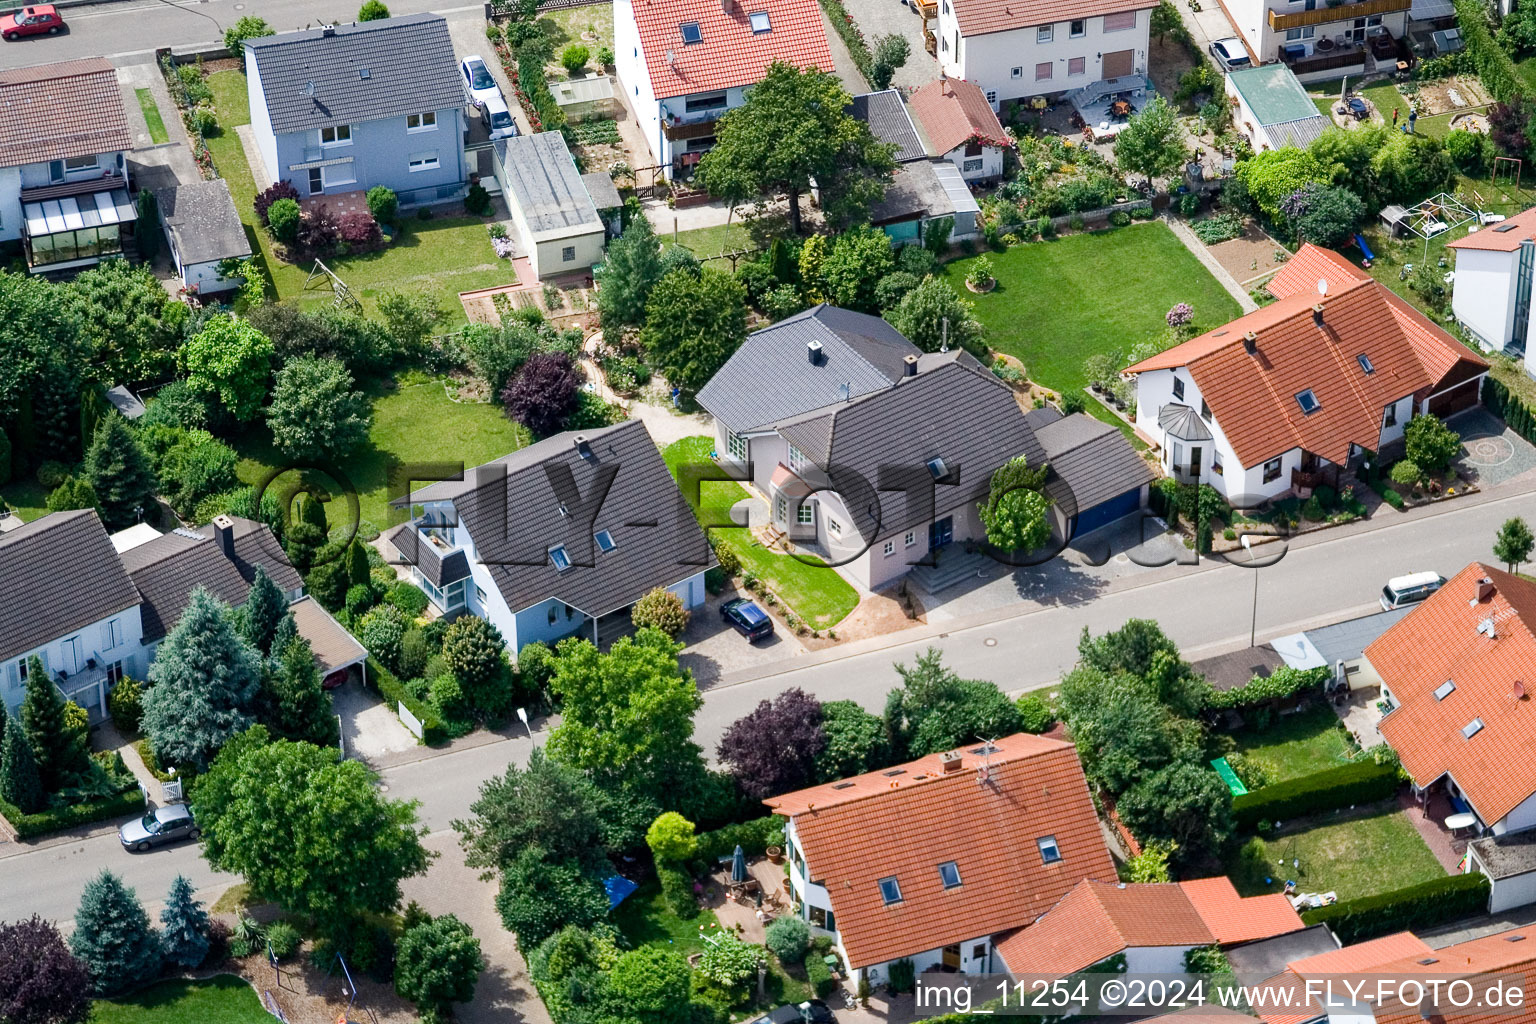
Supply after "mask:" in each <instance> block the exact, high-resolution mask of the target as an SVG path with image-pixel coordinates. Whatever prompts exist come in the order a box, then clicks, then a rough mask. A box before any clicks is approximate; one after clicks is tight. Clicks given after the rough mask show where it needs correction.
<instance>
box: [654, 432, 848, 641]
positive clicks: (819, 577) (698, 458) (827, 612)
mask: <svg viewBox="0 0 1536 1024" xmlns="http://www.w3.org/2000/svg"><path fill="white" fill-rule="evenodd" d="M713 447H714V438H711V437H685V438H683V439H682V440H681V441H676V442H674V443H672V444H671V445H668V446H667V447H666V449H664V450H663V451H662V457H663V458H665V459H666V462H667V468H668V469H670V470H671V471H672V477H673V479H677V476H678V469H679V467H681V466H684V465H687V464H689V463H701V462H708V461H710V459H709V452H710V449H711V448H713ZM686 497H687V498H688V500H689V504H691V505H693V506H694V514H695V515H697V516H698V517H699V521H700V522H701V523H703V522H708V523H723V522H730V521H731V520H730V515H729V513H730V510H731V506H733V505H735V504H736V503H737V502H738V501H741V500H743V499H745V498H749V497H751V495H750V494H748V493H747V490H746V488H744V487H742V486H741V485H740V484H738V483H735V482H734V481H703V482H701V483H700V484H699V489H698V494H697V498H698V500H697V501H695V500H694V498H695V495H692V494H688V495H686ZM709 532H710V538H711V539H712V540H714V541H716V542H720V541H723V542H724V543H726V544H728V545H730V548H731V550H732V551H734V552H736V557H737V558H739V559H741V569H742V572H743V573H748V572H750V573H751V574H752V575H754V576H756V577H757V578H758V579H760V580H762V581H763V583H764V584H765V585H767V587H768V588H769V589H770V590H772V591H773V592H774V593H776V594H778V596H779V597H781V598H782V599H783V600H784V602H785V603H786V604H788V605H789V607H790V610H791V611H793V612H794V613H795V614H796V615H798V616H800V617H801V618H803V619H804V620H805V621H806V624H807V625H809V626H811V627H812V628H813V629H827V628H829V627H832V626H836V625H837V624H838V623H839V622H841V621H843V619H845V618H846V617H847V616H848V613H849V612H851V611H853V610H854V609H855V608H856V607H858V604H859V593H858V591H856V590H854V589H853V587H852V585H851V584H849V582H848V581H847V580H845V579H843V578H842V577H841V576H839V575H838V573H837V570H836V569H833V568H831V567H829V566H825V565H809V564H807V563H806V562H805V561H802V560H801V559H800V558H796V557H794V556H793V555H787V554H784V553H783V552H779V551H770V550H768V549H767V548H765V547H763V545H762V544H761V543H759V542H758V540H757V538H756V537H754V536H753V535H752V531H751V530H749V529H747V528H746V527H744V526H737V527H728V528H718V527H717V528H716V529H713V530H711V531H709ZM805 557H809V556H805Z"/></svg>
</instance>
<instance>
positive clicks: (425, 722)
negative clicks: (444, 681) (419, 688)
mask: <svg viewBox="0 0 1536 1024" xmlns="http://www.w3.org/2000/svg"><path fill="white" fill-rule="evenodd" d="M368 683H369V685H370V686H372V687H373V688H374V689H375V690H377V691H378V692H379V696H381V697H383V698H384V699H385V700H387V701H390V702H392V703H394V702H398V703H400V704H404V705H405V707H406V710H408V711H409V712H410V713H411V714H413V715H415V716H416V718H417V719H418V720H419V721H420V722H421V742H423V743H425V744H426V745H427V746H429V747H431V746H436V745H437V744H439V743H446V742H448V740H449V738H450V737H449V736H448V729H447V727H446V726H444V725H443V720H442V719H441V718H439V717H438V715H437V712H436V711H434V710H432V708H430V707H428V706H427V705H426V704H424V703H422V702H421V701H419V700H417V699H416V698H415V697H412V696H411V694H410V691H408V690H406V688H405V684H404V683H402V682H401V681H400V680H398V679H396V678H395V675H394V673H393V672H391V671H390V670H389V669H387V668H385V667H384V666H383V665H381V664H379V659H378V658H375V657H373V655H369V656H368Z"/></svg>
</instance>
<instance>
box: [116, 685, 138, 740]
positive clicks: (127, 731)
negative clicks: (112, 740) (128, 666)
mask: <svg viewBox="0 0 1536 1024" xmlns="http://www.w3.org/2000/svg"><path fill="white" fill-rule="evenodd" d="M107 711H109V712H110V713H111V715H112V724H113V725H115V726H117V731H118V732H120V733H122V734H123V735H124V736H134V735H137V734H138V731H139V721H140V719H142V718H143V717H144V684H143V683H141V682H139V681H138V680H137V679H121V680H119V681H118V684H117V685H116V686H114V687H112V690H111V692H110V693H108V694H107Z"/></svg>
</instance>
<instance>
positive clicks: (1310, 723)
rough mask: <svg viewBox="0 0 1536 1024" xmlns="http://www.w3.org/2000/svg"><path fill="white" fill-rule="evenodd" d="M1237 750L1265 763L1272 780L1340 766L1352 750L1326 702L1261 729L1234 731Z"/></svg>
mask: <svg viewBox="0 0 1536 1024" xmlns="http://www.w3.org/2000/svg"><path fill="white" fill-rule="evenodd" d="M1232 738H1233V739H1235V740H1237V750H1238V753H1240V754H1243V755H1245V756H1247V757H1250V758H1252V759H1253V760H1256V761H1258V762H1260V763H1261V764H1263V766H1264V767H1265V769H1266V770H1267V771H1268V773H1269V783H1270V784H1271V785H1273V784H1274V783H1276V782H1284V781H1285V780H1286V779H1296V778H1300V777H1301V776H1303V775H1311V774H1312V773H1313V772H1320V771H1323V770H1325V769H1327V768H1337V767H1338V766H1339V765H1341V764H1344V763H1345V762H1347V761H1348V760H1350V754H1351V753H1352V752H1353V749H1354V748H1353V747H1352V746H1351V744H1350V742H1349V739H1348V734H1347V733H1346V732H1345V730H1344V729H1343V727H1342V725H1341V723H1340V722H1339V716H1338V715H1336V714H1334V713H1333V711H1332V710H1331V709H1329V708H1328V707H1327V705H1320V706H1314V707H1310V708H1308V709H1307V710H1305V711H1302V712H1299V713H1298V714H1294V715H1285V716H1283V717H1281V718H1279V719H1277V720H1276V721H1275V722H1274V723H1273V724H1271V725H1268V726H1266V727H1264V728H1262V729H1245V730H1244V731H1242V732H1238V733H1233V735H1232Z"/></svg>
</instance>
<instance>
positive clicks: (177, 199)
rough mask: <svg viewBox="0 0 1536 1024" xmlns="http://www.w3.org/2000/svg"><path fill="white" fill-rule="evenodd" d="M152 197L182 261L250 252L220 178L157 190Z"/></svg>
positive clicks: (206, 260)
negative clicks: (158, 206)
mask: <svg viewBox="0 0 1536 1024" xmlns="http://www.w3.org/2000/svg"><path fill="white" fill-rule="evenodd" d="M155 199H156V201H157V202H158V203H159V204H160V216H161V217H163V218H164V219H165V228H166V230H167V231H169V232H170V233H171V236H172V238H174V239H175V241H176V251H177V252H179V253H181V262H182V263H183V264H188V263H214V262H216V261H218V260H222V259H239V258H240V257H242V256H249V255H250V254H251V243H250V241H249V240H248V239H247V238H246V237H245V227H244V225H242V224H241V223H240V214H239V213H237V212H236V210H235V201H234V200H233V199H231V198H230V196H229V185H228V184H226V183H225V181H224V179H223V178H213V179H212V180H210V181H197V182H193V183H191V184H190V185H173V186H172V187H170V188H161V189H156V190H155Z"/></svg>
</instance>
